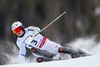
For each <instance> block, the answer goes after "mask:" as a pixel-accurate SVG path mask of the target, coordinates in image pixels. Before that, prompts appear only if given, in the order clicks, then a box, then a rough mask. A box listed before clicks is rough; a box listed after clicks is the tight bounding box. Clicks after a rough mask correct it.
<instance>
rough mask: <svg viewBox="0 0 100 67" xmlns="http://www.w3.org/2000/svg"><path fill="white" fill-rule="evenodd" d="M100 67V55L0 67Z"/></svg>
mask: <svg viewBox="0 0 100 67" xmlns="http://www.w3.org/2000/svg"><path fill="white" fill-rule="evenodd" d="M33 66H34V67H46V66H47V67H100V54H96V55H93V56H87V57H81V58H75V59H69V60H62V61H52V62H42V63H21V64H9V65H3V66H0V67H33Z"/></svg>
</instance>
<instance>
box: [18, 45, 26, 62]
mask: <svg viewBox="0 0 100 67" xmlns="http://www.w3.org/2000/svg"><path fill="white" fill-rule="evenodd" d="M17 46H18V48H19V54H18V62H19V63H26V62H27V61H26V58H25V56H26V48H25V46H24V45H22V44H19V43H17Z"/></svg>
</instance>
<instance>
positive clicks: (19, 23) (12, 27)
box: [11, 21, 22, 30]
mask: <svg viewBox="0 0 100 67" xmlns="http://www.w3.org/2000/svg"><path fill="white" fill-rule="evenodd" d="M20 26H22V23H21V22H20V21H16V22H14V23H13V24H12V26H11V29H12V30H14V29H16V28H17V27H20Z"/></svg>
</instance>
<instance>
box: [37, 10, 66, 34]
mask: <svg viewBox="0 0 100 67" xmlns="http://www.w3.org/2000/svg"><path fill="white" fill-rule="evenodd" d="M65 13H66V11H64V12H63V13H62V14H60V15H59V16H58V17H57V18H56V19H54V20H53V21H52V22H50V23H49V24H48V25H47V26H45V27H44V28H43V29H42V30H41V31H40V32H39V33H41V32H42V31H44V30H45V29H46V28H48V27H49V26H50V25H51V24H53V23H54V22H55V21H56V20H58V19H59V18H60V17H62V16H63V15H64V14H65ZM39 33H37V34H36V35H38V34H39ZM36 35H35V36H36Z"/></svg>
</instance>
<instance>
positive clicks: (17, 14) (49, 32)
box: [0, 0, 100, 48]
mask: <svg viewBox="0 0 100 67" xmlns="http://www.w3.org/2000/svg"><path fill="white" fill-rule="evenodd" d="M65 10H67V13H66V14H65V15H64V16H62V17H61V18H60V19H58V20H57V21H56V22H55V23H54V24H52V25H51V26H50V27H48V28H47V29H46V30H44V31H43V32H42V33H41V34H42V35H44V36H46V37H47V38H49V39H51V40H53V41H55V42H57V43H60V44H61V45H64V44H65V43H68V42H70V41H72V40H74V39H76V38H79V37H87V36H88V37H89V36H94V35H98V36H97V40H98V41H99V38H100V35H99V34H100V0H0V41H3V40H4V39H8V40H10V41H11V42H14V43H15V42H16V36H15V35H14V34H13V33H12V31H11V24H12V23H13V22H15V21H21V22H22V23H23V25H24V27H27V26H37V27H40V28H41V29H42V28H44V27H45V26H46V25H47V24H49V23H50V22H51V21H53V20H54V19H55V18H56V17H58V16H59V15H60V14H61V13H63V12H64V11H65ZM1 48H2V47H1Z"/></svg>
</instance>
